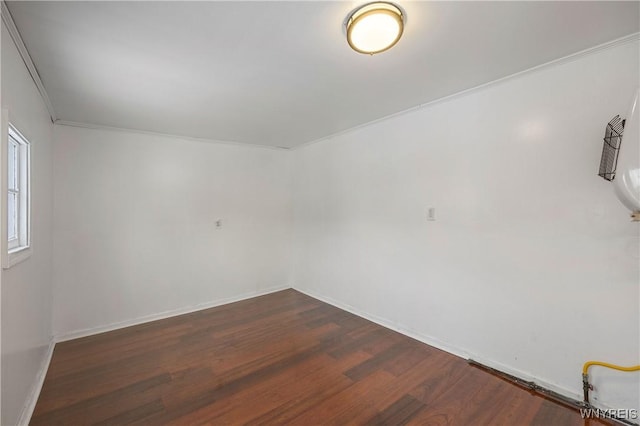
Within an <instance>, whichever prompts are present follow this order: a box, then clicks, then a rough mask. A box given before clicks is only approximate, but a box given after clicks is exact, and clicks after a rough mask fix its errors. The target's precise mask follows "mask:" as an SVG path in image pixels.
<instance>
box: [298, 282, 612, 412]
mask: <svg viewBox="0 0 640 426" xmlns="http://www.w3.org/2000/svg"><path fill="white" fill-rule="evenodd" d="M293 289H294V290H296V291H299V292H300V293H303V294H306V295H307V296H309V297H312V298H314V299H317V300H320V301H322V302H325V303H328V304H330V305H333V306H335V307H337V308H339V309H342V310H344V311H347V312H350V313H352V314H354V315H357V316H359V317H361V318H364V319H367V320H369V321H371V322H374V323H376V324H378V325H381V326H382V327H385V328H388V329H390V330H393V331H396V332H398V333H400V334H403V335H405V336H408V337H411V338H412V339H415V340H417V341H419V342H422V343H425V344H427V345H429V346H433V347H434V348H437V349H440V350H443V351H445V352H448V353H450V354H452V355H455V356H457V357H460V358H462V359H465V360H468V359H472V360H474V361H476V362H479V363H481V364H483V365H486V366H487V367H491V368H493V369H495V370H499V371H502V372H503V373H507V374H510V375H512V376H514V377H518V378H520V379H523V380H526V381H528V382H534V383H536V384H537V385H539V386H541V387H543V388H546V389H548V390H551V391H554V392H556V393H558V394H560V395H563V396H566V397H568V398H571V399H574V400H576V401H582V394H581V393H580V392H579V391H574V390H571V389H567V388H564V387H562V386H559V385H556V384H554V383H551V382H547V381H545V380H541V379H540V378H539V377H535V376H532V375H531V374H529V373H525V372H523V371H521V370H518V369H515V368H512V367H509V366H508V365H505V364H501V363H499V362H495V361H491V360H488V359H486V358H483V357H481V356H479V355H477V354H474V353H473V352H471V351H468V350H466V349H462V348H459V347H457V346H455V345H452V344H450V343H449V342H444V341H442V340H439V339H436V338H435V337H433V336H428V335H425V334H422V333H419V332H416V331H413V330H410V329H407V328H405V327H402V326H400V325H398V324H396V323H394V322H393V321H390V320H388V319H386V318H382V317H379V316H377V315H373V314H370V313H368V312H364V311H362V310H360V309H358V308H355V307H353V306H351V305H348V304H345V303H342V302H339V301H337V300H335V299H332V298H330V297H327V296H322V295H319V294H317V293H315V292H313V291H309V290H302V289H300V288H298V287H296V286H295V285H294V286H293ZM581 380H582V376H581V372H580V371H576V383H577V384H581V383H582V381H581ZM592 404H593V406H594V407H596V408H601V409H611V408H614V407H609V406H606V405H603V404H601V403H594V401H592Z"/></svg>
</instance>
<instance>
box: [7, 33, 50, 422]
mask: <svg viewBox="0 0 640 426" xmlns="http://www.w3.org/2000/svg"><path fill="white" fill-rule="evenodd" d="M2 108H3V109H8V110H9V119H10V121H11V122H12V124H14V125H15V126H16V128H17V129H18V130H20V132H21V133H22V134H23V135H24V136H26V137H27V139H28V140H29V142H30V143H31V203H32V204H31V232H32V234H31V235H32V238H31V240H32V248H33V254H32V256H31V257H30V258H29V259H27V260H25V261H24V262H22V263H19V264H17V265H15V266H13V267H11V268H10V269H8V270H3V271H2V273H1V274H2V275H1V277H0V280H1V286H2V296H1V298H2V386H1V394H2V418H1V420H0V423H1V424H2V425H14V424H16V423H17V422H18V419H19V417H20V416H21V413H22V412H23V411H24V408H25V404H26V403H28V402H30V401H29V398H30V396H32V395H33V392H34V391H37V387H38V384H39V381H38V375H39V373H40V371H41V367H42V364H43V362H45V361H46V359H47V348H48V346H49V343H50V340H51V269H52V265H51V263H52V261H51V259H52V240H51V236H52V201H53V199H52V194H53V191H52V138H53V137H52V132H53V130H52V129H53V125H52V124H51V120H50V117H49V114H48V112H47V109H46V107H45V106H44V103H43V101H42V99H41V97H40V94H39V93H38V90H37V88H36V86H35V84H34V83H33V81H32V80H31V77H30V76H29V73H28V71H27V69H26V67H25V65H24V63H23V61H22V58H21V57H20V55H19V53H18V51H17V49H16V47H15V45H14V44H13V41H12V40H11V36H10V35H9V33H8V31H7V30H6V28H5V27H4V24H3V25H2ZM4 238H6V236H5V237H4Z"/></svg>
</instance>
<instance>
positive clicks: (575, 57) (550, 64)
mask: <svg viewBox="0 0 640 426" xmlns="http://www.w3.org/2000/svg"><path fill="white" fill-rule="evenodd" d="M638 40H640V32H638V33H633V34H629V35H627V36H624V37H620V38H617V39H615V40H611V41H608V42H606V43H603V44H599V45H597V46H594V47H590V48H588V49H585V50H581V51H579V52H576V53H572V54H570V55H567V56H563V57H562V58H558V59H554V60H552V61H549V62H545V63H544V64H540V65H536V66H534V67H531V68H528V69H526V70H523V71H518V72H517V73H514V74H510V75H507V76H505V77H501V78H498V79H497V80H492V81H489V82H487V83H483V84H480V85H478V86H474V87H471V88H469V89H465V90H462V91H460V92H456V93H453V94H451V95H447V96H443V97H441V98H438V99H434V100H432V101H429V102H426V103H424V104H420V105H417V106H414V107H411V108H408V109H405V110H402V111H399V112H396V113H393V114H390V115H387V116H384V117H381V118H378V119H376V120H372V121H368V122H366V123H363V124H359V125H357V126H354V127H350V128H348V129H345V130H341V131H339V132H336V133H332V134H330V135H328V136H323V137H321V138H319V139H314V140H312V141H309V142H305V143H302V144H300V145H296V146H294V147H291V148H290V149H291V150H296V149H300V148H304V147H306V146H309V145H314V144H316V143H318V142H322V141H326V140H330V139H333V138H336V137H338V136H342V135H346V134H349V133H351V132H355V131H357V130H360V129H363V128H365V127H369V126H372V125H374V124H376V123H380V122H382V121H387V120H390V119H392V118H395V117H400V116H403V115H406V114H410V113H412V112H414V111H418V110H421V109H424V108H427V107H430V106H433V105H437V104H440V103H443V102H447V101H450V100H453V99H456V98H458V97H461V96H464V95H468V94H471V93H474V92H478V91H481V90H483V89H487V88H489V87H492V86H495V85H498V84H501V83H504V82H506V81H509V80H513V79H516V78H519V77H522V76H524V75H528V74H532V73H535V72H538V71H542V70H546V69H547V68H551V67H554V66H557V65H563V64H566V63H569V62H573V61H576V60H578V59H580V58H583V57H585V56H589V55H593V54H594V53H597V52H600V51H602V50H607V49H612V48H614V47H617V46H621V45H623V44H627V43H632V42H635V41H638Z"/></svg>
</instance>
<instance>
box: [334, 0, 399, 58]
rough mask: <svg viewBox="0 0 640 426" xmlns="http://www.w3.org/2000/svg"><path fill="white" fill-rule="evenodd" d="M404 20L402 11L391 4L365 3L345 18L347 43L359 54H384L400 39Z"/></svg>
mask: <svg viewBox="0 0 640 426" xmlns="http://www.w3.org/2000/svg"><path fill="white" fill-rule="evenodd" d="M404 20H405V15H404V13H403V12H402V9H400V7H399V6H397V5H395V4H393V3H388V2H373V3H367V4H365V5H362V6H360V7H358V8H357V9H355V10H354V11H352V12H351V13H350V14H349V15H348V16H347V19H346V20H345V27H346V30H347V42H348V43H349V46H351V48H352V49H353V50H355V51H356V52H359V53H365V54H368V55H373V54H374V53H380V52H384V51H385V50H389V49H391V48H392V47H393V46H394V45H395V44H396V43H397V42H398V40H400V37H402V31H403V30H404Z"/></svg>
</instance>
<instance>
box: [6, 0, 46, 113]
mask: <svg viewBox="0 0 640 426" xmlns="http://www.w3.org/2000/svg"><path fill="white" fill-rule="evenodd" d="M0 3H1V4H0V6H1V11H2V22H4V24H5V25H6V26H7V30H8V31H9V34H11V39H12V40H13V43H14V44H15V45H16V49H18V52H19V53H20V56H21V57H22V61H23V62H24V64H25V66H26V67H27V70H28V71H29V75H31V79H32V80H33V83H34V84H35V85H36V87H37V88H38V92H40V96H41V97H42V101H43V102H44V105H45V106H46V107H47V111H49V116H50V117H51V122H52V123H53V122H55V121H56V113H55V112H54V111H53V104H52V103H51V99H49V95H48V94H47V91H46V90H45V88H44V84H43V83H42V79H41V78H40V74H38V69H37V68H36V66H35V64H34V63H33V60H32V59H31V55H30V54H29V51H28V50H27V46H26V45H25V44H24V41H23V40H22V36H21V35H20V31H18V27H16V23H15V22H14V21H13V17H12V16H11V12H10V11H9V8H8V7H7V4H6V3H5V2H4V0H1V2H0Z"/></svg>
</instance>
